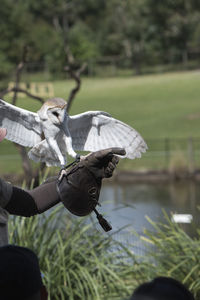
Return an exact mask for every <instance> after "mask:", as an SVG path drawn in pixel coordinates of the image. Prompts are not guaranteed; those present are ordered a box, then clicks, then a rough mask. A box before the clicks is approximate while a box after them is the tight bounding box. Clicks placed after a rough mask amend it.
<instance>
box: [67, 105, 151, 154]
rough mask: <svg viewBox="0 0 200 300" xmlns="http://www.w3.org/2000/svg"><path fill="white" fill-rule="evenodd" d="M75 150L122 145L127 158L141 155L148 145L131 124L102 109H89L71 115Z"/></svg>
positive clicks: (99, 148) (91, 149) (96, 149)
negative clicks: (113, 116)
mask: <svg viewBox="0 0 200 300" xmlns="http://www.w3.org/2000/svg"><path fill="white" fill-rule="evenodd" d="M68 126H69V131H70V134H71V137H72V144H73V148H74V150H79V151H82V150H83V151H98V150H101V149H105V148H110V147H122V148H124V149H125V150H126V156H125V157H127V158H130V159H134V158H136V157H141V153H143V152H145V151H146V149H147V145H146V143H145V141H144V140H143V138H142V137H141V135H140V134H139V133H138V132H137V131H136V130H135V129H133V128H132V127H130V126H129V125H127V124H125V123H123V122H121V121H119V120H117V119H114V118H112V117H111V116H110V115H109V114H107V113H105V112H101V111H89V112H86V113H83V114H79V115H75V116H72V117H70V119H69V121H68Z"/></svg>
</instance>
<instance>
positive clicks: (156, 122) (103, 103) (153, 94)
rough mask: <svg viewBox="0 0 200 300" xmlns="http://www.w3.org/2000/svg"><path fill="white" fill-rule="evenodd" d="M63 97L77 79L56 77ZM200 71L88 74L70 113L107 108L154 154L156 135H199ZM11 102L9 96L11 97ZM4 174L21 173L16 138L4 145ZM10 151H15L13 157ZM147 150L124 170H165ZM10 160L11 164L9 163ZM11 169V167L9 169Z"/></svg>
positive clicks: (34, 105) (25, 103)
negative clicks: (157, 73) (99, 76)
mask: <svg viewBox="0 0 200 300" xmlns="http://www.w3.org/2000/svg"><path fill="white" fill-rule="evenodd" d="M53 84H54V90H55V95H56V96H57V97H63V98H67V97H68V94H69V92H70V90H71V88H72V87H73V85H74V83H73V81H69V80H68V81H65V80H63V81H54V83H53ZM199 95H200V72H198V71H192V72H182V73H167V74H161V75H148V76H140V77H123V78H118V77H117V78H84V79H83V80H82V86H81V90H80V92H79V93H78V95H77V97H76V99H75V101H74V103H73V106H72V109H71V111H70V114H72V115H73V114H77V113H81V112H84V111H87V110H103V111H107V112H109V113H110V114H111V115H112V116H113V117H115V118H118V119H120V120H121V121H123V122H126V123H128V124H129V125H131V126H132V127H134V128H135V129H137V130H138V131H139V132H140V133H141V135H142V136H143V137H144V139H146V140H147V142H148V146H149V153H150V151H151V149H152V148H153V147H154V145H153V143H152V142H151V139H158V138H160V139H164V138H173V139H176V138H188V137H190V136H192V137H196V138H198V137H199V136H200V135H199V130H200V107H199V106H200V105H199ZM5 100H6V101H9V97H6V98H5ZM18 106H21V107H23V108H26V109H29V110H32V111H37V110H38V109H39V108H40V103H39V102H37V101H34V100H30V99H27V98H22V99H20V100H19V101H18ZM0 154H1V155H3V156H2V158H3V161H2V159H1V162H0V169H1V171H0V172H1V173H2V172H5V171H6V169H7V170H8V171H16V169H17V170H19V169H20V164H19V163H17V164H16V154H17V151H16V150H15V148H14V147H13V146H12V145H11V143H10V142H7V141H4V142H3V143H2V144H1V149H0ZM8 154H12V155H14V156H13V157H12V159H9V160H7V156H8ZM149 157H151V156H149V154H148V153H147V154H145V155H144V156H143V158H142V159H140V160H139V159H137V160H135V161H130V160H123V162H122V163H120V167H121V168H127V169H132V168H140V169H141V168H146V167H147V168H148V167H149V168H159V166H160V162H161V159H162V160H163V163H164V160H165V158H156V157H153V158H152V157H151V158H149ZM6 161H7V162H6ZM5 168H6V169H5Z"/></svg>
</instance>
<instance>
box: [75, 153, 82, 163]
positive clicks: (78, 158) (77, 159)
mask: <svg viewBox="0 0 200 300" xmlns="http://www.w3.org/2000/svg"><path fill="white" fill-rule="evenodd" d="M80 160H81V156H80V154H76V161H77V162H79V161H80Z"/></svg>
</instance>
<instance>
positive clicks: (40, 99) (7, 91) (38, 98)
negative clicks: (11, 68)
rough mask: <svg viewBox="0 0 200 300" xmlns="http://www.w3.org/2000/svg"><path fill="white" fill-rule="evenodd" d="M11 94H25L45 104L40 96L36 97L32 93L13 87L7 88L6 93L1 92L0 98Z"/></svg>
mask: <svg viewBox="0 0 200 300" xmlns="http://www.w3.org/2000/svg"><path fill="white" fill-rule="evenodd" d="M11 92H16V93H24V94H26V95H27V96H28V97H31V98H33V99H36V100H38V101H40V102H41V103H44V99H43V98H41V97H39V96H36V95H33V94H31V93H29V92H28V91H27V90H24V89H21V88H19V87H13V88H7V89H5V90H4V91H1V92H0V97H1V98H3V96H4V95H6V94H9V93H11Z"/></svg>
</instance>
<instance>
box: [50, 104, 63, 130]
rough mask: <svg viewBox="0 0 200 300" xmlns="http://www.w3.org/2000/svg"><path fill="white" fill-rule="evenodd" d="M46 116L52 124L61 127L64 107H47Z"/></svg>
mask: <svg viewBox="0 0 200 300" xmlns="http://www.w3.org/2000/svg"><path fill="white" fill-rule="evenodd" d="M47 116H48V118H49V119H50V120H51V122H52V123H53V124H55V125H61V124H62V123H63V122H64V120H65V118H66V106H63V107H58V106H55V107H49V108H48V109H47Z"/></svg>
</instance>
